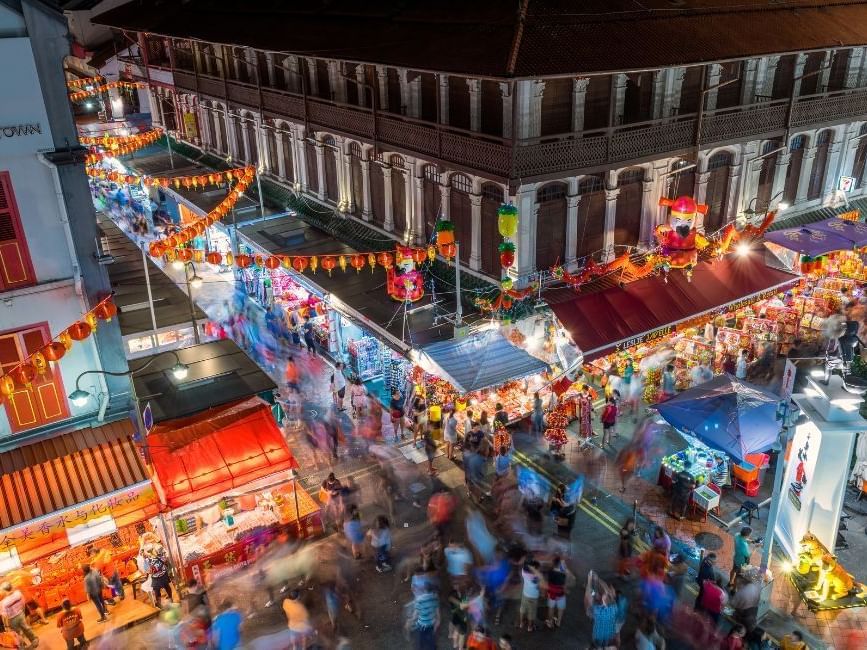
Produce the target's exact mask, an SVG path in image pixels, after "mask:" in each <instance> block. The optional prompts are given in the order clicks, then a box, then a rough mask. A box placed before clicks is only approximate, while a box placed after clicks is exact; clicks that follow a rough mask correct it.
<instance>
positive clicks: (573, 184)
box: [563, 177, 581, 269]
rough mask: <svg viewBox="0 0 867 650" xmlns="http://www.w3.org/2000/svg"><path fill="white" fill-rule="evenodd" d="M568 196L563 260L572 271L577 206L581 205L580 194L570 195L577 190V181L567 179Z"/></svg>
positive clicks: (575, 244) (576, 227) (576, 236)
mask: <svg viewBox="0 0 867 650" xmlns="http://www.w3.org/2000/svg"><path fill="white" fill-rule="evenodd" d="M569 186H570V187H569V191H570V194H569V195H568V196H567V197H566V250H565V251H564V255H563V259H564V261H565V264H564V266H566V268H567V269H572V268H573V267H574V266H575V262H576V261H577V259H578V205H579V204H580V203H581V195H580V194H574V195H573V194H571V192H572V191H573V189H574V191H577V190H578V179H577V178H574V177H573V178H570V179H569Z"/></svg>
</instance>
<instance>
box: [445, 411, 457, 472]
mask: <svg viewBox="0 0 867 650" xmlns="http://www.w3.org/2000/svg"><path fill="white" fill-rule="evenodd" d="M443 441H445V443H446V457H447V458H448V459H449V460H454V459H455V455H454V453H455V452H454V448H455V445H456V444H457V442H458V419H457V417H455V412H454V411H453V410H450V411H449V412H448V414H447V415H446V423H445V426H444V427H443Z"/></svg>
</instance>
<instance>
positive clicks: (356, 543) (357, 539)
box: [343, 504, 364, 560]
mask: <svg viewBox="0 0 867 650" xmlns="http://www.w3.org/2000/svg"><path fill="white" fill-rule="evenodd" d="M343 534H344V535H345V536H346V541H347V542H349V545H350V547H351V548H352V555H353V556H354V557H355V559H356V560H360V559H361V543H362V542H363V541H364V531H363V530H362V528H361V513H360V512H359V511H358V506H356V505H355V504H352V505H351V506H349V511H348V512H347V516H346V520H345V521H344V522H343Z"/></svg>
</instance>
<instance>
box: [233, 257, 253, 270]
mask: <svg viewBox="0 0 867 650" xmlns="http://www.w3.org/2000/svg"><path fill="white" fill-rule="evenodd" d="M252 262H253V260H252V258H251V257H250V256H249V255H236V256H235V264H236V265H237V266H238V268H239V269H246V268H247V267H248V266H250V264H251V263H252Z"/></svg>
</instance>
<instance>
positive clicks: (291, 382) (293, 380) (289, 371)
mask: <svg viewBox="0 0 867 650" xmlns="http://www.w3.org/2000/svg"><path fill="white" fill-rule="evenodd" d="M283 377H284V379H285V381H286V386H287V387H288V388H291V389H293V390H301V385H300V383H299V376H298V366H297V365H296V364H295V359H293V358H292V357H288V358H287V359H286V371H285V373H284V375H283Z"/></svg>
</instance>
